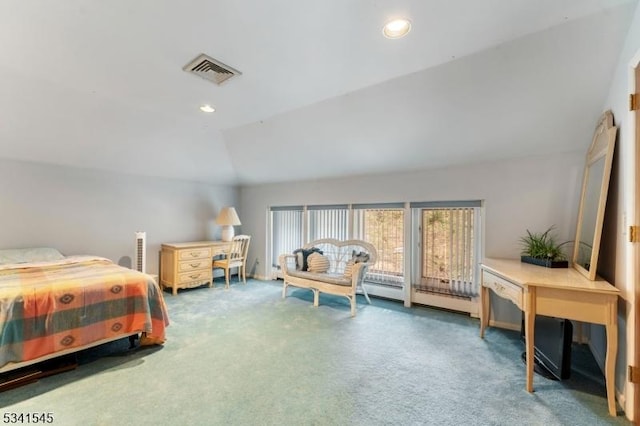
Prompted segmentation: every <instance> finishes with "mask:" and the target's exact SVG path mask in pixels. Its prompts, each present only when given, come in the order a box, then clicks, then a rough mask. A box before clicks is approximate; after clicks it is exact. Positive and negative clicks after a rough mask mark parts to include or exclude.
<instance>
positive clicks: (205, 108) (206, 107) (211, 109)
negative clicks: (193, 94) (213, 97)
mask: <svg viewBox="0 0 640 426" xmlns="http://www.w3.org/2000/svg"><path fill="white" fill-rule="evenodd" d="M215 110H216V109H215V108H214V107H212V106H211V105H202V106H201V107H200V111H203V112H214V111H215Z"/></svg>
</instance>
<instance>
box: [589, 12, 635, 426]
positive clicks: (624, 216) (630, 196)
mask: <svg viewBox="0 0 640 426" xmlns="http://www.w3.org/2000/svg"><path fill="white" fill-rule="evenodd" d="M639 62H640V6H639V7H636V10H635V13H634V16H633V21H632V23H631V26H630V30H629V33H628V35H627V39H626V41H625V44H624V47H623V49H622V53H621V55H620V59H619V61H618V65H617V67H616V71H615V74H614V75H613V78H612V83H611V88H610V90H609V93H608V96H607V99H606V102H605V104H604V106H603V110H607V109H611V110H612V112H613V117H614V123H615V125H616V126H618V127H619V130H618V139H617V144H616V155H615V160H614V170H613V172H612V182H611V187H610V191H611V192H612V197H610V198H609V200H608V204H607V217H606V219H605V228H604V232H603V243H602V246H601V253H602V255H601V256H602V257H601V258H602V261H601V262H599V264H598V273H599V274H601V275H602V276H603V277H605V278H606V279H607V280H609V281H610V282H612V283H614V284H615V286H616V287H617V288H619V289H620V291H621V295H620V296H621V297H620V303H619V304H618V326H619V350H618V359H617V366H616V387H617V388H618V391H619V392H621V396H622V400H621V402H622V403H623V408H625V411H626V414H627V416H628V417H630V418H632V419H633V418H634V417H637V414H638V413H633V392H634V388H633V386H632V385H631V384H630V383H628V380H627V377H626V371H627V369H626V366H627V365H629V364H633V363H634V361H633V351H634V348H633V342H634V336H635V335H636V334H637V332H636V330H635V326H634V318H633V313H634V309H635V307H634V305H633V297H632V295H633V292H634V284H635V283H636V282H637V280H638V278H637V274H638V271H635V273H634V271H633V269H632V263H631V255H632V246H631V243H629V242H628V236H627V234H626V233H627V229H626V226H627V225H631V224H636V225H637V224H639V223H640V217H635V218H634V216H635V212H634V203H635V196H634V191H635V189H634V179H636V170H635V164H634V156H635V149H636V148H635V144H636V142H635V139H634V137H635V132H634V130H633V129H634V126H635V120H634V117H633V114H632V113H631V112H629V107H628V106H629V104H628V102H629V93H632V91H631V90H632V88H633V86H632V84H631V82H632V81H633V79H632V75H633V74H632V68H633V67H634V66H636V65H638V63H639ZM638 91H640V88H636V89H635V92H638ZM634 274H635V275H636V276H634ZM592 329H593V331H592V335H591V340H592V343H593V345H592V346H593V347H594V353H596V355H597V356H598V353H599V352H601V353H604V349H605V347H606V340H605V333H604V330H603V329H602V327H593V328H592ZM599 356H600V357H602V355H599Z"/></svg>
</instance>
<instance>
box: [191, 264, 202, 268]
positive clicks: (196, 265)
mask: <svg viewBox="0 0 640 426" xmlns="http://www.w3.org/2000/svg"><path fill="white" fill-rule="evenodd" d="M189 265H191V267H192V268H197V267H198V266H200V264H199V263H190V264H189Z"/></svg>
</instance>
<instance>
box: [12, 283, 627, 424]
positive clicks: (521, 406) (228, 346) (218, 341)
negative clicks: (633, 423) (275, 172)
mask: <svg viewBox="0 0 640 426" xmlns="http://www.w3.org/2000/svg"><path fill="white" fill-rule="evenodd" d="M280 291H281V287H280V285H279V284H278V283H277V282H259V281H253V280H252V281H250V282H249V283H248V284H247V285H246V286H243V285H240V284H237V282H233V283H232V286H231V289H230V290H226V291H225V290H223V289H222V287H221V284H220V283H218V284H217V288H216V289H214V290H212V289H209V288H207V287H203V288H198V289H193V290H185V291H180V292H179V295H178V296H175V297H174V296H171V295H170V294H169V293H165V295H166V296H165V298H166V301H167V305H168V307H169V313H170V319H171V325H170V326H169V328H168V329H167V334H168V336H167V337H168V340H167V343H166V344H165V345H164V347H162V348H152V349H145V348H141V349H137V350H133V351H128V350H127V346H128V343H127V342H126V341H122V342H116V343H115V344H110V345H107V346H106V347H102V348H100V349H99V350H92V351H89V352H87V353H85V354H83V355H82V357H81V362H82V365H81V366H80V367H79V368H78V369H76V370H74V371H70V372H67V373H63V374H60V375H57V376H52V377H49V378H46V379H43V380H41V381H39V382H38V383H35V384H31V385H27V386H24V387H21V388H18V389H14V390H11V391H7V392H4V393H1V394H0V414H2V413H6V412H33V411H36V412H52V413H53V414H54V417H55V423H54V424H59V425H122V424H125V425H129V424H130V425H160V424H167V425H169V424H171V425H175V424H180V425H305V424H308V425H431V424H433V425H449V424H450V425H489V424H495V425H515V424H518V425H596V424H628V422H627V421H626V420H625V418H624V416H623V415H622V414H620V416H619V417H617V418H612V417H609V416H608V414H607V404H606V398H605V389H604V381H603V379H602V377H601V375H600V372H599V370H598V368H597V366H596V365H595V362H594V361H593V359H592V357H591V355H590V353H589V352H588V350H587V349H586V348H585V347H583V346H580V347H578V346H574V357H573V359H574V363H573V364H574V365H573V371H572V377H571V379H570V380H567V381H563V382H555V381H550V380H547V379H544V378H542V377H540V376H536V377H535V378H534V386H535V389H536V392H534V393H533V394H529V393H527V392H526V391H525V371H524V364H523V363H522V362H521V360H520V353H521V352H522V350H523V345H522V343H521V341H520V338H519V335H518V333H515V332H509V331H504V330H499V329H489V330H488V331H487V335H486V338H485V339H484V340H482V339H480V337H479V336H478V332H479V324H478V321H477V320H476V319H472V318H469V317H467V316H464V315H460V314H455V313H450V312H444V311H439V310H434V309H428V308H413V309H406V308H404V307H402V305H401V304H399V303H396V302H390V301H384V300H380V299H373V304H372V305H367V304H366V302H365V301H364V299H359V300H358V315H357V316H356V317H355V318H350V316H349V305H348V302H347V300H346V299H345V298H337V297H332V296H326V295H321V298H320V303H321V306H320V307H319V308H314V307H313V306H312V303H311V301H312V294H311V292H310V291H308V290H299V289H298V290H296V289H291V288H290V290H289V293H290V295H289V297H288V298H287V299H286V300H282V299H281V298H280Z"/></svg>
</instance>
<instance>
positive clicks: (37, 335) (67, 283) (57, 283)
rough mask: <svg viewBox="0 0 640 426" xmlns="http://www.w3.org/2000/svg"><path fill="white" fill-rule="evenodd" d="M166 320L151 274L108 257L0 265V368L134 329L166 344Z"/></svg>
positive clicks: (150, 340) (149, 339)
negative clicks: (123, 265) (138, 270)
mask: <svg viewBox="0 0 640 426" xmlns="http://www.w3.org/2000/svg"><path fill="white" fill-rule="evenodd" d="M168 325H169V317H168V315H167V309H166V305H165V303H164V298H163V295H162V291H161V290H160V288H159V287H158V285H157V284H156V283H155V282H154V281H153V279H152V278H151V277H150V276H148V275H146V274H142V273H140V272H137V271H133V270H131V269H127V268H124V267H121V266H118V265H116V264H115V263H113V262H112V261H110V260H108V259H105V258H101V257H94V256H70V257H67V258H65V259H63V260H59V261H54V262H39V263H28V264H11V265H0V368H2V367H3V366H5V365H6V364H7V363H10V362H22V361H29V360H33V359H36V358H39V357H42V356H45V355H50V354H53V353H55V352H58V351H61V350H67V349H73V348H77V347H81V346H84V345H88V344H91V343H94V342H97V341H100V340H103V339H109V338H116V337H118V336H123V337H124V336H126V335H128V334H132V333H135V332H142V333H143V336H144V337H143V339H142V342H143V343H146V344H161V343H163V342H164V340H165V327H166V326H168Z"/></svg>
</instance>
